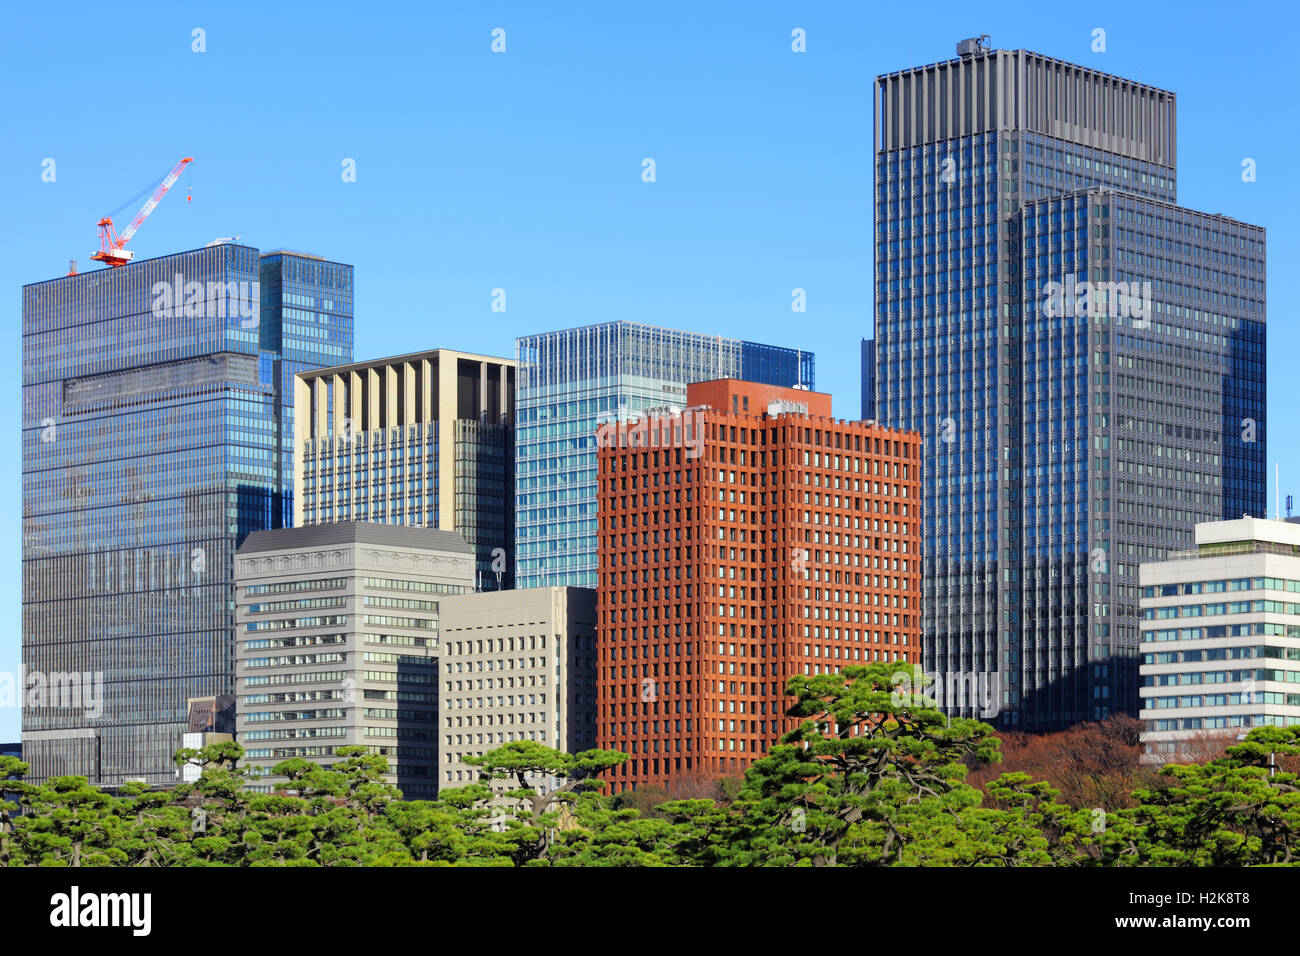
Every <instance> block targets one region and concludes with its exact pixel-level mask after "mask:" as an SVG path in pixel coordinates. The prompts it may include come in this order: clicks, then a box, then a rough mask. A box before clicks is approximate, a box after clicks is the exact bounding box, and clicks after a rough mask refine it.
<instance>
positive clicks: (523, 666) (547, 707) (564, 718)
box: [439, 587, 596, 787]
mask: <svg viewBox="0 0 1300 956" xmlns="http://www.w3.org/2000/svg"><path fill="white" fill-rule="evenodd" d="M440 628H441V635H442V641H441V657H442V660H441V677H440V680H441V687H440V690H441V702H440V704H441V715H440V716H441V723H442V728H441V730H442V739H441V741H440V742H439V743H440V749H441V758H440V759H441V765H440V770H441V772H440V774H439V783H440V785H441V786H442V787H463V786H465V785H466V784H470V783H474V782H475V781H476V780H478V771H477V770H476V769H475V768H474V767H471V766H469V765H468V764H466V763H464V762H463V760H462V759H461V758H462V757H464V756H466V755H470V754H472V755H481V754H484V753H486V752H488V751H489V750H495V749H496V748H498V747H502V746H504V745H505V744H507V743H510V742H512V741H516V740H533V741H536V742H538V743H540V744H543V745H544V746H547V747H552V748H554V749H556V750H562V751H565V752H566V753H578V752H580V751H583V750H590V749H592V748H593V747H595V746H596V724H595V694H596V592H595V591H594V590H592V589H591V588H572V587H547V588H526V589H523V590H518V591H487V592H480V593H478V594H465V595H461V596H459V597H448V598H445V599H443V601H442V607H441V617H440ZM533 782H534V783H536V784H539V785H542V786H554V784H555V782H556V781H554V780H544V779H538V780H535V781H533Z"/></svg>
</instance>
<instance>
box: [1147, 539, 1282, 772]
mask: <svg viewBox="0 0 1300 956" xmlns="http://www.w3.org/2000/svg"><path fill="white" fill-rule="evenodd" d="M1141 581H1142V598H1141V600H1142V744H1143V750H1144V753H1143V760H1144V761H1148V762H1151V763H1163V762H1165V761H1168V760H1174V761H1177V762H1180V763H1181V762H1184V759H1186V758H1189V757H1190V758H1192V759H1196V758H1197V754H1196V751H1195V750H1192V752H1191V753H1188V750H1187V748H1188V747H1189V745H1190V746H1191V747H1193V748H1196V747H1197V745H1198V744H1200V743H1201V742H1203V741H1207V740H1217V741H1218V743H1219V749H1220V751H1221V748H1222V746H1223V745H1224V744H1227V745H1231V744H1234V743H1236V737H1237V735H1238V734H1245V733H1247V732H1248V731H1249V729H1250V728H1252V727H1263V726H1278V727H1285V726H1289V725H1293V724H1300V688H1298V686H1297V685H1300V598H1297V592H1300V521H1297V519H1294V518H1291V519H1288V520H1286V521H1268V520H1265V519H1261V518H1237V519H1236V520H1233V521H1215V522H1208V523H1205V524H1198V525H1197V526H1196V549H1195V550H1193V551H1183V552H1176V553H1173V554H1170V555H1169V556H1168V559H1167V560H1165V561H1151V562H1146V563H1144V564H1143V565H1142V570H1141ZM1243 592H1244V593H1243ZM1200 759H1204V758H1200Z"/></svg>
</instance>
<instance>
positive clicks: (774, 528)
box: [596, 380, 922, 790]
mask: <svg viewBox="0 0 1300 956" xmlns="http://www.w3.org/2000/svg"><path fill="white" fill-rule="evenodd" d="M687 405H688V406H689V407H688V408H686V409H685V410H684V411H681V412H679V413H676V414H664V415H662V416H661V417H652V416H646V417H644V418H642V419H640V420H639V421H637V422H634V423H624V424H622V425H606V426H603V427H602V430H601V433H600V441H599V452H598V469H599V470H598V480H599V482H600V490H599V503H600V510H599V523H600V527H599V532H598V534H599V555H600V565H599V585H598V587H597V618H598V623H597V629H598V631H597V643H596V646H597V655H596V667H597V675H596V721H597V723H596V739H597V742H598V744H599V746H600V747H602V748H605V749H617V750H621V751H622V752H624V753H626V754H628V755H629V756H630V759H629V760H628V762H627V763H625V764H624V765H623V766H622V767H619V768H616V769H615V770H613V771H612V772H611V773H610V774H609V775H608V778H609V779H610V780H611V781H612V782H613V785H614V789H615V790H623V789H627V788H628V787H635V786H637V785H641V784H647V783H656V784H666V785H672V784H677V783H680V782H684V781H686V780H689V779H692V778H705V779H716V778H717V777H721V776H739V775H740V774H742V773H743V772H744V770H745V768H746V767H747V766H748V765H749V764H750V763H751V762H752V761H753V760H754V759H756V758H757V757H759V756H761V755H762V753H763V752H764V751H765V750H766V749H767V748H768V747H770V746H771V745H772V744H773V743H775V742H776V741H778V740H779V739H780V737H781V735H782V734H783V733H785V732H787V731H789V730H791V729H793V727H794V726H796V725H797V721H796V720H794V719H792V718H789V717H786V716H785V713H786V710H787V708H788V707H789V704H790V701H789V699H788V698H787V697H786V696H785V685H786V681H787V680H788V679H789V678H790V677H792V676H793V675H795V674H825V673H838V672H839V670H840V668H842V667H844V666H846V665H850V664H864V663H870V662H872V661H899V662H907V663H909V664H912V663H917V662H919V659H920V636H921V618H920V615H921V590H920V588H921V560H922V556H921V525H920V513H919V512H920V493H921V474H920V473H921V444H920V436H919V435H918V434H916V433H914V432H903V431H895V430H892V429H886V428H881V427H879V426H876V425H871V424H868V423H866V422H846V421H837V420H835V419H834V418H833V417H831V399H830V396H829V395H823V394H818V393H816V392H809V391H806V390H800V389H786V388H779V387H776V386H768V385H758V384H754V383H749V382H740V381H736V380H722V381H715V382H703V383H699V384H694V385H691V386H689V388H688V389H687ZM901 666H902V665H901V663H900V667H901Z"/></svg>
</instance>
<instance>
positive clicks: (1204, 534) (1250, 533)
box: [1196, 517, 1300, 546]
mask: <svg viewBox="0 0 1300 956" xmlns="http://www.w3.org/2000/svg"><path fill="white" fill-rule="evenodd" d="M1233 541H1271V542H1274V543H1276V544H1289V545H1296V546H1300V524H1297V523H1295V522H1293V521H1274V520H1272V519H1270V518H1251V517H1241V518H1235V519H1233V520H1231V521H1202V522H1200V523H1198V524H1197V525H1196V543H1197V545H1198V546H1199V545H1204V544H1226V543H1228V542H1233Z"/></svg>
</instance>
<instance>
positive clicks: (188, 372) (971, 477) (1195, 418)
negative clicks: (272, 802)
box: [22, 41, 1300, 797]
mask: <svg viewBox="0 0 1300 956" xmlns="http://www.w3.org/2000/svg"><path fill="white" fill-rule="evenodd" d="M874 105H875V165H874V208H875V220H874V230H873V240H874V242H873V245H874V250H873V251H874V293H875V294H874V305H873V319H874V322H873V325H872V328H870V329H860V330H845V345H846V346H847V345H848V344H849V342H850V341H852V339H851V338H850V337H849V336H850V333H851V334H852V336H853V338H856V339H857V340H859V342H860V345H859V347H860V350H861V363H862V388H861V394H860V396H859V398H860V407H859V411H860V418H859V419H858V420H845V419H836V418H835V417H834V415H833V414H832V407H831V396H829V395H827V394H823V393H819V392H817V391H815V387H816V383H815V380H814V371H815V361H814V355H813V353H812V352H811V351H809V350H807V349H805V348H803V347H802V343H799V342H793V343H785V344H784V345H782V346H776V345H770V344H759V343H755V342H750V341H743V340H741V339H733V338H724V337H721V336H715V335H707V334H702V333H696V332H687V331H680V330H677V329H674V328H670V327H667V326H659V325H649V324H641V323H634V322H628V321H621V320H619V321H609V322H602V323H599V324H595V325H589V326H584V327H579V328H571V329H563V330H557V331H548V332H539V333H537V334H530V335H524V336H521V337H519V338H518V339H517V340H516V342H515V343H514V346H513V351H512V350H511V348H510V346H509V344H508V343H485V342H474V343H471V342H467V341H459V342H450V343H440V342H429V343H421V344H422V345H427V346H428V348H427V349H425V350H424V351H419V352H413V353H410V354H406V355H399V356H393V357H387V358H375V359H367V360H363V361H357V360H356V359H355V356H354V354H353V329H354V312H355V308H354V301H353V269H352V267H351V266H349V265H344V264H341V263H336V262H331V261H328V260H326V259H322V258H319V257H317V256H315V255H309V254H305V253H301V252H290V251H287V250H279V251H273V252H266V253H263V252H260V251H259V250H257V249H255V248H252V247H250V246H246V245H240V244H238V242H234V241H228V242H223V243H218V244H215V245H211V246H208V247H205V248H202V249H196V250H193V251H189V252H182V253H177V254H174V255H168V256H163V257H160V258H155V259H148V260H140V261H130V260H129V257H124V258H123V260H122V263H121V264H117V265H114V266H113V267H111V268H106V269H104V270H103V271H99V272H91V273H84V274H80V275H69V276H66V277H63V278H59V279H51V280H47V281H42V282H37V283H33V284H31V285H28V286H26V287H24V289H23V380H22V392H23V403H22V409H23V412H22V413H23V432H22V436H23V444H22V447H23V454H22V473H23V553H22V557H23V629H22V641H23V657H22V659H23V667H24V671H25V673H26V672H31V673H32V674H36V675H38V676H39V677H40V679H41V681H42V682H43V683H44V686H45V688H46V690H45V692H44V693H43V694H42V695H38V697H37V698H36V699H33V700H27V701H25V705H26V706H25V707H24V714H23V755H24V759H26V760H28V761H29V762H30V763H31V766H32V772H31V776H32V777H33V778H34V779H44V778H48V777H51V776H56V775H64V774H83V775H85V776H88V777H89V778H90V779H91V780H92V781H93V782H95V783H98V784H102V785H107V786H118V785H121V784H124V783H126V782H128V781H132V780H144V781H146V782H147V783H150V784H155V785H166V784H170V783H173V782H175V781H176V780H177V779H178V771H177V768H176V765H175V763H174V760H173V754H174V752H175V751H176V750H177V749H179V748H180V746H182V743H183V741H185V740H190V739H207V736H205V735H208V736H210V735H212V734H217V735H218V736H220V737H222V739H225V736H229V735H231V734H233V737H234V739H235V740H237V741H238V742H239V743H241V744H242V745H243V746H244V747H245V748H246V751H247V758H246V759H247V761H248V762H249V763H250V764H251V765H253V766H256V767H259V768H261V770H262V773H263V777H262V779H261V780H259V782H258V786H260V787H262V788H263V789H273V788H274V787H276V786H277V785H281V784H283V783H284V781H283V780H282V779H279V778H277V777H275V776H274V775H272V774H271V768H272V767H274V766H275V764H277V763H279V762H280V761H282V760H284V759H287V758H290V757H302V758H305V759H308V760H312V761H314V762H317V763H321V764H329V763H331V762H332V761H333V760H334V759H335V757H334V750H335V748H336V747H338V746H341V745H343V744H354V745H360V746H364V747H366V748H368V749H369V750H370V751H371V752H372V753H375V754H380V755H383V756H385V757H386V758H388V760H389V771H390V772H389V778H390V779H391V780H392V781H393V782H394V783H395V784H397V785H398V786H399V787H400V788H401V789H402V790H403V791H404V792H405V793H406V794H407V795H408V796H410V797H428V796H432V795H434V794H436V793H437V791H438V789H439V788H440V787H443V788H445V787H455V786H463V785H465V784H467V783H470V782H473V781H475V780H476V779H477V770H476V769H475V766H474V764H473V760H475V759H476V758H478V757H480V756H482V755H483V754H485V753H487V752H489V751H491V750H493V749H495V748H498V747H501V746H503V745H505V744H508V743H512V742H517V741H532V742H536V743H537V744H539V745H542V746H546V747H554V748H557V749H561V750H564V751H568V752H578V751H581V750H585V749H590V748H594V747H601V748H609V749H617V750H620V751H622V752H624V753H625V754H627V755H628V760H627V761H626V762H625V763H624V764H622V765H621V766H619V767H617V768H615V769H613V770H612V771H610V772H609V773H608V774H607V778H608V779H609V781H610V783H611V784H612V786H613V789H615V790H624V789H628V788H635V787H638V786H643V785H657V786H663V787H668V788H670V789H671V788H674V787H682V786H687V785H688V784H690V783H691V782H692V781H704V782H705V783H707V782H708V781H710V780H716V779H717V778H719V777H729V776H739V775H741V774H742V773H743V772H744V770H745V768H746V767H747V766H748V764H749V763H750V762H752V761H753V760H754V759H756V758H757V757H759V756H761V755H762V754H763V753H764V752H765V751H766V750H767V749H768V748H770V747H771V746H773V745H774V744H775V743H776V742H778V741H779V740H780V739H781V737H782V735H783V734H784V733H786V732H788V731H789V730H790V729H792V727H793V726H794V718H791V717H789V716H788V715H787V714H786V708H787V706H788V702H787V699H786V697H785V694H784V689H785V685H786V682H787V681H788V680H789V678H791V677H793V676H795V675H817V674H828V673H838V672H840V671H841V670H842V669H843V668H845V667H847V666H851V665H854V664H865V663H873V662H880V661H886V662H898V665H899V667H900V669H906V673H908V674H910V673H911V667H912V665H915V664H919V665H921V666H922V668H923V670H924V671H925V672H926V673H927V674H929V675H930V676H931V677H933V678H934V679H935V681H936V685H935V686H936V688H939V689H940V690H943V689H945V688H946V689H949V690H950V689H951V688H953V687H978V688H979V692H978V693H977V694H975V695H973V696H972V695H965V696H959V697H953V696H952V695H951V694H942V695H940V696H941V700H942V701H943V705H944V707H945V708H946V709H948V710H949V712H950V713H953V714H958V715H965V716H975V717H981V718H985V719H990V720H994V721H996V722H997V723H998V725H999V726H1003V727H1010V728H1015V729H1019V730H1025V731H1042V730H1051V729H1057V728H1062V727H1066V726H1069V725H1071V724H1074V723H1077V722H1080V721H1086V720H1096V719H1102V718H1105V717H1107V716H1109V715H1111V714H1115V713H1121V712H1127V713H1134V714H1138V715H1140V716H1141V717H1142V719H1143V721H1144V726H1145V729H1146V737H1147V745H1148V753H1149V755H1150V758H1151V759H1164V757H1165V756H1166V755H1168V754H1170V753H1173V752H1175V751H1176V750H1177V748H1178V747H1179V746H1181V745H1182V742H1183V741H1185V740H1187V739H1190V738H1191V737H1194V736H1195V735H1197V734H1199V733H1202V732H1208V731H1222V732H1229V731H1236V730H1238V729H1240V730H1242V731H1243V732H1244V730H1245V729H1248V728H1249V727H1251V726H1256V725H1259V724H1265V723H1291V722H1295V721H1300V700H1297V699H1293V698H1296V697H1297V695H1296V694H1294V693H1290V692H1289V690H1288V687H1287V685H1288V684H1292V685H1294V684H1296V683H1298V682H1300V651H1296V649H1295V648H1293V647H1291V643H1294V642H1295V641H1296V640H1297V639H1300V638H1297V634H1300V628H1298V627H1297V626H1296V625H1293V624H1291V623H1289V620H1290V618H1293V617H1297V614H1298V613H1300V612H1298V611H1297V610H1296V608H1297V606H1296V605H1294V604H1292V603H1288V597H1289V596H1290V595H1291V592H1292V591H1295V590H1300V583H1297V581H1296V580H1291V578H1297V577H1300V571H1296V570H1295V569H1294V568H1292V567H1291V565H1290V564H1288V562H1293V563H1294V562H1295V561H1296V560H1298V559H1297V558H1296V555H1297V554H1300V538H1297V537H1296V534H1295V533H1294V532H1293V531H1292V530H1288V529H1291V528H1293V527H1294V526H1293V525H1290V524H1286V523H1279V522H1269V521H1261V520H1259V519H1260V518H1262V516H1263V515H1264V514H1265V501H1264V498H1265V472H1264V462H1265V446H1264V417H1265V416H1264V396H1265V372H1264V359H1265V340H1266V334H1265V289H1264V261H1265V237H1264V231H1263V229H1262V228H1260V227H1257V226H1252V225H1248V224H1246V223H1242V222H1238V221H1236V220H1233V219H1230V218H1227V217H1225V216H1223V215H1219V214H1207V213H1201V212H1197V211H1194V210H1190V209H1186V208H1183V207H1181V206H1179V205H1177V190H1176V177H1177V163H1176V115H1177V114H1176V109H1175V97H1174V94H1173V93H1171V92H1168V91H1165V90H1160V89H1157V88H1154V87H1151V86H1147V85H1144V84H1141V83H1136V82H1133V81H1130V80H1126V79H1122V78H1119V77H1115V76H1109V75H1107V74H1104V73H1100V72H1098V71H1095V70H1091V69H1087V68H1084V67H1081V66H1077V65H1074V64H1070V63H1065V62H1062V61H1059V60H1054V59H1051V58H1048V57H1044V56H1041V55H1039V54H1036V53H1031V52H1028V51H1024V50H1015V51H1007V50H992V49H989V48H987V47H986V46H984V45H983V44H982V43H980V42H975V41H967V42H965V43H963V44H962V45H961V46H960V47H959V55H958V56H957V57H956V58H954V59H952V60H948V61H945V62H941V63H935V64H930V65H928V66H924V67H917V68H911V69H907V70H903V71H899V72H894V73H888V74H884V75H881V76H879V77H878V78H877V81H876V87H875V101H874ZM464 334H468V333H464ZM471 345H474V346H480V347H485V348H487V349H488V350H489V353H491V352H498V353H499V352H506V353H511V354H510V355H509V357H504V356H494V355H493V354H480V353H479V352H477V351H462V350H461V349H462V348H468V347H469V346H471ZM450 346H454V347H450ZM1243 516H1245V517H1243ZM1252 516H1253V517H1252ZM1193 547H1195V548H1196V549H1197V550H1196V551H1189V550H1188V549H1191V548H1193ZM1291 585H1296V587H1295V588H1293V587H1291ZM1229 592H1249V593H1229ZM1182 618H1188V619H1189V620H1187V621H1183V620H1181V619H1182ZM1192 618H1195V620H1190V619H1192ZM1297 619H1300V618H1297ZM232 707H233V715H232V714H231V708H232ZM534 782H535V783H536V784H537V785H538V786H540V787H552V786H555V785H557V783H558V782H557V781H554V780H547V779H540V778H539V779H537V780H535V781H534Z"/></svg>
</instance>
